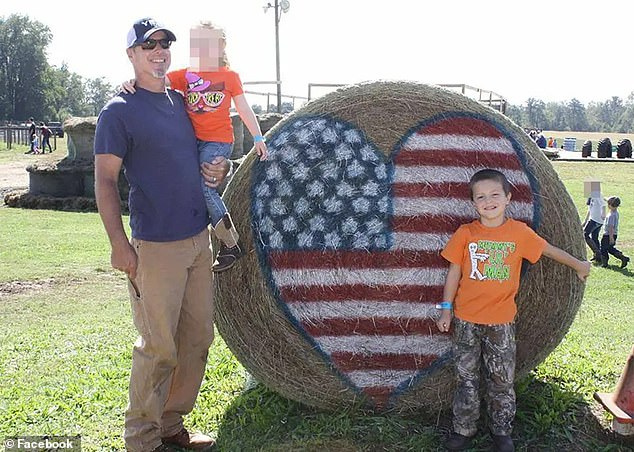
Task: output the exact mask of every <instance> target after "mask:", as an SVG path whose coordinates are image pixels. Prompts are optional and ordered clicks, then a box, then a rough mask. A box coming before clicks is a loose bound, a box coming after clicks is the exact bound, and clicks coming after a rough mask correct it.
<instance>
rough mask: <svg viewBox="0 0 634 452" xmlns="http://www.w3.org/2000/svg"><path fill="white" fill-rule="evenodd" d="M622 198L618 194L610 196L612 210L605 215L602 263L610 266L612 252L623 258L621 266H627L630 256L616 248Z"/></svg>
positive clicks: (609, 206)
mask: <svg viewBox="0 0 634 452" xmlns="http://www.w3.org/2000/svg"><path fill="white" fill-rule="evenodd" d="M620 205H621V198H619V197H618V196H610V197H609V198H608V209H610V212H609V213H608V216H607V217H605V227H604V228H603V237H601V265H602V266H603V267H607V266H608V260H609V259H610V256H609V255H610V254H611V255H612V256H614V257H616V258H617V259H620V260H621V268H625V267H627V264H628V262H629V261H630V258H629V257H627V256H625V255H624V254H623V253H622V252H621V251H620V250H618V249H616V238H617V235H618V233H619V206H620Z"/></svg>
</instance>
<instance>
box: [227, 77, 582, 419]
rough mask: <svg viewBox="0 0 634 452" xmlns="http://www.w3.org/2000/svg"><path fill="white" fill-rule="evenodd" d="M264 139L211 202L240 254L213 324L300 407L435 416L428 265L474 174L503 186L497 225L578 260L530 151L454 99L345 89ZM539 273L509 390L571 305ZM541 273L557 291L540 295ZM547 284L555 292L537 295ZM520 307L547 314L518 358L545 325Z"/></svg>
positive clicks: (498, 123) (382, 86)
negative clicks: (224, 212) (503, 206)
mask: <svg viewBox="0 0 634 452" xmlns="http://www.w3.org/2000/svg"><path fill="white" fill-rule="evenodd" d="M403 96H404V97H405V99H404V101H403V102H402V103H401V105H404V106H405V107H406V108H404V109H403V111H404V112H405V113H403V112H402V111H401V112H400V113H399V112H398V109H397V108H396V105H398V102H396V101H397V100H398V99H399V98H402V97H403ZM368 98H369V99H372V102H371V103H369V104H367V102H362V103H358V101H360V100H365V99H368ZM456 107H459V108H456ZM372 112H374V113H375V114H374V115H372V114H371V113H372ZM386 112H388V115H387V116H386V114H385V113H386ZM399 132H400V135H399ZM267 138H268V143H269V159H268V160H267V161H265V162H257V163H256V162H255V160H254V159H253V158H252V156H251V158H250V159H249V160H248V161H247V162H246V163H245V164H244V165H243V166H242V167H241V168H240V170H239V171H238V173H237V174H236V177H235V179H234V181H232V183H231V184H230V185H229V186H228V187H227V190H226V192H225V200H226V202H227V203H228V205H229V207H230V210H231V212H232V215H233V216H234V221H235V223H236V225H237V227H238V229H239V232H240V234H241V236H242V237H243V240H244V242H245V244H246V245H247V248H250V249H251V250H252V251H253V252H252V253H250V255H249V256H248V257H247V258H246V259H244V260H243V261H242V262H241V263H240V265H237V266H236V268H235V269H234V270H231V271H229V272H227V273H225V274H221V275H219V277H218V291H217V303H218V316H217V317H218V318H217V323H218V328H219V330H220V332H221V334H222V336H223V338H224V339H225V341H226V342H227V344H228V346H229V347H230V348H231V350H232V351H233V352H234V353H235V354H236V356H237V357H238V359H239V360H240V361H241V362H242V364H243V365H244V366H245V367H246V368H247V369H248V370H249V371H250V372H251V373H252V374H253V375H254V376H255V377H256V378H257V379H258V380H260V381H262V382H263V383H265V384H266V385H267V386H269V387H271V388H272V389H275V390H277V391H279V392H280V393H281V394H282V395H285V396H287V397H290V398H293V399H295V400H299V401H301V402H304V403H307V404H309V405H315V406H319V407H327V408H332V407H341V406H347V405H351V404H355V403H360V404H361V405H364V406H366V407H371V408H373V409H375V410H377V411H384V410H389V409H396V410H402V409H411V408H431V407H439V406H440V407H442V406H444V405H445V404H446V402H447V400H448V398H449V395H450V390H451V386H452V374H451V371H450V365H449V357H450V337H449V336H448V335H447V334H446V333H445V334H443V333H440V332H439V331H438V330H437V328H436V326H435V324H434V318H435V316H436V315H437V311H436V309H435V305H436V303H438V302H439V301H441V298H442V287H443V284H444V278H445V274H446V270H447V267H448V263H447V262H446V261H444V259H442V257H440V254H439V253H440V251H441V250H442V248H443V246H444V244H445V243H446V241H447V240H448V238H449V237H450V235H451V234H452V233H453V231H455V230H456V229H457V227H458V226H459V225H460V224H463V223H466V222H470V221H471V220H473V219H474V218H476V212H475V210H474V209H473V208H472V205H471V202H470V195H469V188H468V181H469V178H470V177H471V175H472V174H473V173H474V172H475V171H477V170H479V169H482V168H485V167H491V168H496V169H499V170H501V171H503V172H504V173H505V174H506V175H507V177H508V178H509V180H510V181H511V184H512V202H511V205H510V206H509V209H508V213H509V216H511V217H513V218H516V219H519V220H522V221H524V222H526V223H528V224H529V225H531V226H532V227H533V228H534V229H536V230H538V232H540V233H542V235H544V237H546V238H547V239H549V240H553V243H555V244H556V243H557V240H556V239H555V237H549V236H548V233H549V231H550V230H551V229H552V228H553V227H554V229H555V231H557V233H558V234H559V235H562V236H564V235H565V236H566V237H564V239H565V240H569V239H570V236H572V238H573V240H572V241H571V245H570V246H573V247H576V248H577V251H579V250H585V248H584V247H583V245H582V244H583V242H582V238H581V237H580V235H579V237H577V238H575V235H578V234H577V232H578V233H579V234H580V225H579V219H578V216H577V214H576V210H574V206H572V205H571V204H572V203H571V201H570V198H569V196H568V195H567V193H566V192H565V189H564V188H563V185H561V182H560V181H559V180H558V178H557V177H556V174H555V173H554V171H553V170H552V167H550V164H549V163H548V162H547V160H546V159H545V158H543V156H542V155H541V153H540V152H539V150H538V149H537V148H536V146H535V145H534V143H532V141H530V140H529V139H524V138H525V136H524V134H523V132H522V131H521V130H519V129H518V128H517V127H516V126H515V125H514V124H512V123H511V122H510V121H509V120H508V119H506V118H505V117H503V116H502V115H499V114H496V113H495V112H494V111H493V110H490V109H488V108H486V107H483V106H481V105H479V104H477V103H476V102H474V101H470V100H469V99H466V98H464V97H463V96H460V95H457V94H454V93H450V92H448V91H445V90H442V89H440V88H436V87H431V86H427V85H420V84H412V83H405V82H376V83H370V84H364V85H358V86H354V87H350V88H348V89H344V90H340V91H338V92H335V93H332V94H331V95H329V96H325V97H324V98H322V99H319V100H317V101H315V102H313V103H311V104H309V105H307V106H306V107H304V108H302V109H300V110H298V111H297V112H295V113H294V114H292V115H290V116H289V117H287V118H286V119H285V120H283V121H282V122H281V123H280V124H278V125H277V126H276V127H275V128H274V129H273V130H271V131H270V132H269V134H268V135H267ZM540 159H541V160H540ZM544 174H545V175H546V176H544ZM553 175H554V176H553ZM545 191H546V192H547V196H546V195H545ZM552 195H555V198H558V199H556V200H555V201H556V202H557V203H562V202H563V204H566V208H567V209H568V211H569V212H570V213H571V214H573V215H574V218H570V219H568V220H565V221H564V223H566V222H567V223H566V224H564V225H559V226H553V224H554V223H553V221H550V220H548V219H547V218H548V217H551V216H552V215H547V213H548V212H549V211H550V209H554V207H553V205H552V202H553V200H552V199H551V197H552ZM545 200H546V202H544V201H545ZM556 208H557V209H559V210H561V207H560V206H558V207H556ZM565 210H566V209H564V211H565ZM554 212H555V211H554V210H553V212H552V213H554ZM555 216H556V217H559V215H555ZM557 221H559V220H557ZM561 228H563V229H561ZM566 228H568V231H566ZM576 229H578V231H576ZM562 232H565V234H563V233H562ZM551 235H552V234H551ZM560 242H561V240H560ZM564 243H565V242H564ZM558 246H561V247H563V248H564V249H566V246H565V244H564V245H563V246H562V245H561V244H560V245H558ZM570 246H568V247H567V248H568V249H569V250H570ZM581 252H582V251H579V252H578V253H577V254H581ZM545 261H546V260H545ZM549 264H550V263H548V262H544V263H541V262H540V263H538V264H537V265H535V266H533V268H531V269H530V270H528V271H527V272H526V274H525V275H524V277H523V282H522V289H523V290H521V294H522V295H520V296H519V297H518V305H519V310H520V312H519V315H518V333H517V335H518V375H521V374H522V372H525V371H526V369H525V368H526V367H527V366H534V365H535V364H536V363H537V362H538V361H536V358H537V359H539V360H541V359H543V358H544V357H545V356H546V355H547V354H548V353H549V352H550V350H552V348H554V345H556V343H558V342H559V340H560V339H561V337H562V336H563V334H565V330H566V329H567V328H568V326H569V325H570V322H571V320H572V318H573V317H574V313H575V312H576V310H577V308H578V304H579V302H580V300H581V295H582V290H583V289H582V286H580V285H579V284H578V283H577V282H575V279H576V277H575V276H574V275H571V274H570V273H569V272H567V271H566V270H565V269H560V268H556V269H555V268H554V267H551V266H549ZM544 270H546V273H545V272H544ZM485 271H491V272H493V271H497V270H496V269H495V268H494V267H490V268H489V269H488V270H485ZM555 271H559V272H560V273H559V277H561V278H563V279H564V280H565V281H566V283H565V284H561V282H559V283H557V284H559V285H560V286H562V285H563V286H564V288H563V291H562V290H561V287H554V286H555V282H554V280H552V278H551V276H553V275H551V273H553V272H555ZM551 284H552V285H553V287H552V288H553V289H555V290H554V291H551V290H544V288H548V287H549V285H551ZM531 293H539V297H540V300H544V299H545V301H546V302H547V303H549V302H552V301H553V300H552V298H551V296H552V294H553V293H554V294H555V296H557V297H559V298H560V301H558V302H557V304H558V306H559V308H555V309H554V311H557V312H559V314H558V315H556V317H557V320H556V322H557V325H551V327H550V331H549V330H548V328H547V329H546V336H547V337H548V338H549V340H546V341H544V340H543V339H542V340H541V341H540V340H539V339H537V340H536V341H537V343H536V344H535V340H533V339H531V340H530V342H533V343H534V344H533V345H531V343H530V342H528V343H526V342H525V341H524V342H522V335H524V336H527V335H530V334H529V333H530V331H529V330H527V329H526V328H523V327H522V324H523V323H525V324H526V325H528V326H529V329H530V325H531V324H533V323H534V322H533V321H532V320H531V319H532V318H533V317H535V316H540V315H543V313H544V310H543V308H542V309H535V307H539V305H540V304H542V301H533V302H531V301H530V300H526V301H524V302H522V300H521V299H526V295H528V296H529V297H531ZM522 297H523V298H522ZM566 300H567V302H566ZM549 309H551V308H549ZM551 314H552V311H551ZM538 323H541V324H543V323H544V322H542V321H541V320H538ZM553 327H554V328H553ZM542 333H544V331H543V330H542ZM523 343H525V346H524V348H522V344H523ZM534 345H537V346H538V347H541V348H539V349H538V350H536V349H535V347H534ZM528 370H530V367H529V368H528Z"/></svg>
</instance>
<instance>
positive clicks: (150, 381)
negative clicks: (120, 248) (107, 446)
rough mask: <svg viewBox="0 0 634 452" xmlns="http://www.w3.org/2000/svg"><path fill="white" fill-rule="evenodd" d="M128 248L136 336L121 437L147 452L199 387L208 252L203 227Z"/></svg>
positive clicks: (207, 308) (208, 300)
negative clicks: (133, 262) (132, 259)
mask: <svg viewBox="0 0 634 452" xmlns="http://www.w3.org/2000/svg"><path fill="white" fill-rule="evenodd" d="M132 245H133V247H134V248H135V250H136V252H137V255H138V269H137V277H136V279H135V281H134V285H133V284H131V283H128V288H129V290H130V299H131V303H132V318H133V321H134V326H135V327H136V329H137V330H138V331H139V334H140V336H139V338H138V339H137V341H136V343H135V344H134V349H133V352H132V371H131V373H130V393H129V404H128V407H127V409H126V413H125V433H124V438H125V443H126V448H127V449H128V450H130V451H135V452H136V451H139V452H146V451H151V450H152V449H154V448H156V447H158V446H160V445H161V437H165V436H171V435H173V434H175V433H177V432H178V431H180V430H181V428H182V427H183V416H184V415H185V414H187V413H189V412H190V411H191V410H192V409H193V407H194V403H195V401H196V397H197V396H198V391H199V390H200V385H201V382H202V379H203V376H204V373H205V365H206V363H207V352H208V349H209V346H210V345H211V342H212V340H213V335H214V329H213V303H212V299H213V284H212V278H213V276H212V275H213V273H212V272H211V263H212V253H211V249H210V244H209V231H208V230H207V229H206V228H205V229H204V230H203V231H202V232H200V233H199V234H197V235H196V236H194V237H191V238H188V239H185V240H179V241H175V242H147V241H143V240H134V239H133V240H132ZM135 286H136V287H135ZM137 289H138V293H137Z"/></svg>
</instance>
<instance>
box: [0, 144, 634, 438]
mask: <svg viewBox="0 0 634 452" xmlns="http://www.w3.org/2000/svg"><path fill="white" fill-rule="evenodd" d="M1 153H2V152H0V154H1ZM553 165H554V167H555V169H556V170H557V172H558V173H559V174H560V176H561V178H562V180H563V181H564V183H565V185H566V187H567V188H568V190H569V191H570V193H571V196H572V197H573V199H574V201H575V204H576V205H577V207H578V209H579V215H580V216H581V217H583V216H584V215H585V208H586V206H585V204H584V198H583V181H584V180H585V179H586V178H590V177H592V178H600V179H602V180H603V181H604V183H603V191H604V194H606V195H609V194H618V195H620V196H621V198H622V200H623V204H622V208H621V234H620V235H619V242H620V243H619V244H620V245H622V248H623V249H624V251H625V252H626V254H629V255H633V254H634V252H633V251H634V232H633V231H634V224H633V221H634V220H633V218H634V196H629V194H630V193H634V174H633V173H634V165H629V164H606V163H586V162H584V163H573V162H554V163H553ZM126 221H127V219H126ZM0 240H1V242H2V246H0V269H1V271H0V318H1V319H2V320H3V321H4V323H5V326H6V327H5V331H4V332H3V334H2V335H0V382H1V383H0V437H5V436H8V435H41V434H51V435H75V434H81V435H82V445H83V447H84V450H86V451H109V450H123V440H122V430H123V411H124V409H125V405H126V403H127V385H128V375H129V370H130V359H131V347H132V343H133V341H134V340H135V337H136V333H135V331H134V328H133V327H132V323H131V320H130V314H129V311H130V308H129V302H128V297H127V291H126V288H125V280H124V278H123V277H122V276H121V274H119V273H117V272H114V271H112V270H111V268H110V263H109V259H110V251H109V245H108V242H107V239H106V236H105V233H104V231H103V227H102V225H101V222H100V220H99V217H98V215H97V214H95V213H67V212H54V211H45V210H33V211H30V210H20V209H10V208H0ZM633 276H634V274H633V273H632V270H631V269H627V270H625V271H624V270H619V269H617V268H616V267H612V268H609V269H603V268H596V267H595V268H594V269H593V273H592V274H591V276H590V279H589V281H588V284H587V288H586V292H585V296H584V302H583V304H582V306H581V308H580V311H579V313H578V315H577V317H576V319H575V321H574V323H573V325H572V327H571V329H570V331H569V332H568V334H567V335H566V336H565V338H564V340H563V341H562V342H561V344H560V345H559V346H558V347H557V348H556V349H555V350H554V351H553V353H551V354H550V355H549V356H548V358H547V359H546V360H545V361H544V362H543V363H542V364H541V365H539V366H538V367H537V368H536V369H535V370H534V371H533V372H531V373H530V375H529V376H528V377H526V378H525V379H523V380H522V381H520V382H518V384H517V397H518V412H517V418H516V423H515V433H514V437H515V439H516V444H517V446H518V450H522V451H551V450H562V451H626V450H631V449H630V447H631V445H626V444H624V443H623V442H622V441H620V440H618V439H616V438H615V437H614V436H612V435H610V433H609V416H608V415H607V414H606V413H605V412H603V410H602V409H600V408H599V406H598V404H597V403H596V402H595V401H594V400H593V398H592V394H593V393H594V392H595V391H604V392H609V391H612V390H613V389H614V386H615V384H616V382H617V380H618V378H619V375H620V373H621V371H622V370H623V366H624V363H625V359H626V357H627V355H628V354H629V352H630V351H631V347H632V344H633V343H634V323H633V322H634V321H633V320H632V319H633V317H632V312H634V310H633V305H634V303H633V302H632V293H633V290H632V289H634V287H633V286H634V278H633ZM244 384H245V373H244V369H243V368H242V366H241V365H240V364H239V363H238V362H237V360H236V359H235V358H234V357H233V355H232V354H231V352H230V351H229V349H228V348H227V347H226V345H225V344H224V342H223V340H222V338H221V337H219V336H218V337H217V339H216V341H215V342H214V345H213V346H212V347H211V350H210V355H209V361H208V367H207V373H206V378H205V381H204V383H203V386H202V389H201V393H200V396H199V398H198V402H197V405H196V408H195V410H194V412H193V413H192V414H191V415H190V416H188V417H187V425H188V427H191V428H192V429H195V430H201V431H206V432H214V434H215V435H217V437H218V444H219V448H218V449H219V450H221V451H433V450H442V448H441V447H440V444H441V442H442V439H443V435H444V434H445V433H446V432H447V431H448V428H449V425H450V424H449V422H450V417H449V414H448V413H445V414H444V415H443V416H441V417H440V418H435V417H434V418H429V417H428V416H426V415H423V414H418V415H411V416H395V415H376V414H372V413H365V412H358V411H352V410H342V411H340V412H335V413H329V412H323V411H320V410H316V409H312V408H309V407H305V406H303V405H301V404H299V403H296V402H293V401H290V400H287V399H285V398H284V397H281V396H280V395H278V394H276V393H274V392H271V391H269V390H267V389H266V388H264V387H262V386H256V387H255V388H254V389H251V390H249V391H244V390H243V387H244ZM489 447H490V441H489V439H488V437H487V436H486V435H484V436H482V437H480V438H478V441H477V442H476V447H475V448H474V450H478V451H482V450H488V448H489Z"/></svg>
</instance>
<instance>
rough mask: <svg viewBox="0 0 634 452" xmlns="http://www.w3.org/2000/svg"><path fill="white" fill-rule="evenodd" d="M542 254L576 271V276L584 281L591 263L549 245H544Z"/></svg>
mask: <svg viewBox="0 0 634 452" xmlns="http://www.w3.org/2000/svg"><path fill="white" fill-rule="evenodd" d="M543 255H544V256H546V257H549V258H551V259H554V260H556V261H557V262H559V263H560V264H564V265H567V266H568V267H570V268H572V269H573V270H574V271H576V272H577V276H578V277H579V279H580V280H582V281H585V280H586V278H587V277H588V275H589V274H590V268H591V267H592V265H591V264H590V262H588V261H581V260H579V259H577V258H576V257H574V256H571V255H570V254H568V253H567V252H565V251H564V250H562V249H561V248H557V247H556V246H553V245H551V244H550V243H549V244H547V245H546V249H545V250H544V253H543Z"/></svg>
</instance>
